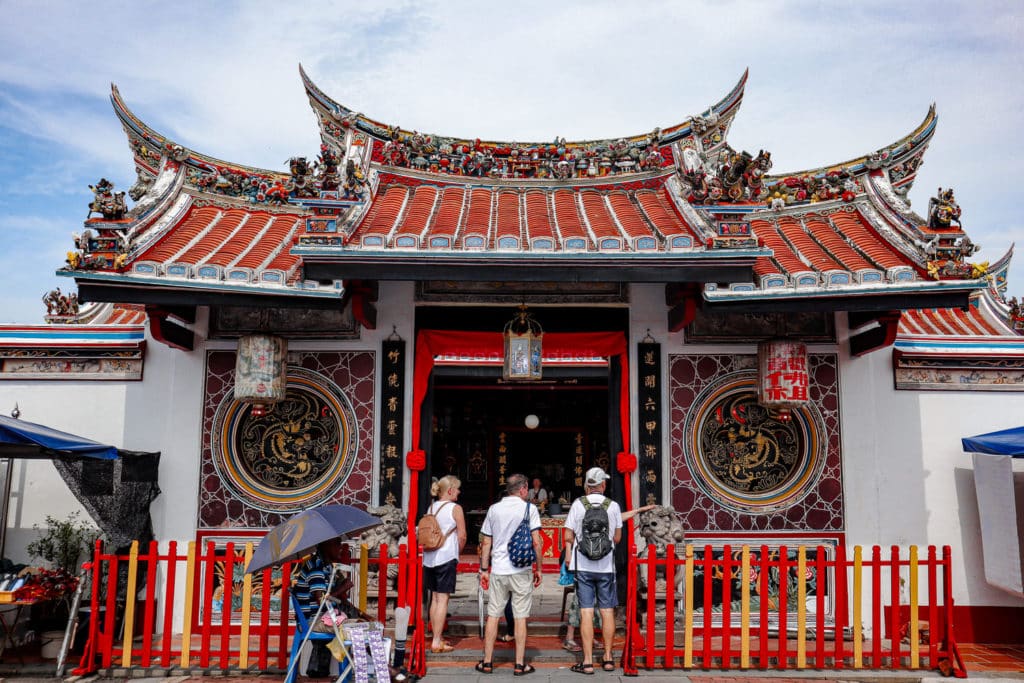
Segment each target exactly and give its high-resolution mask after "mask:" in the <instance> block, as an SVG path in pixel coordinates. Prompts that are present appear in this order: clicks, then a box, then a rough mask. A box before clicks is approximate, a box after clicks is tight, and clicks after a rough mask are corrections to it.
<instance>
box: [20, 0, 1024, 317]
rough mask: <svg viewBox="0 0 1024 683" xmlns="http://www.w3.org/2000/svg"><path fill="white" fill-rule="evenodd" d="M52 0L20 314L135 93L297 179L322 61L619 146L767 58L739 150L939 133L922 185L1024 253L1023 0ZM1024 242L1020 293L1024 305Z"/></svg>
mask: <svg viewBox="0 0 1024 683" xmlns="http://www.w3.org/2000/svg"><path fill="white" fill-rule="evenodd" d="M171 5H172V3H166V2H159V3H157V2H144V1H143V2H123V3H116V2H102V1H97V2H91V3H81V2H40V1H39V0H35V1H28V0H0V183H2V187H3V188H4V190H3V193H2V194H0V247H2V248H0V288H2V291H3V292H4V299H3V304H2V306H0V322H21V323H37V322H41V321H42V315H43V312H44V307H43V305H42V303H41V301H40V300H41V298H42V296H43V295H44V294H45V293H46V292H47V291H49V290H50V289H52V288H53V287H55V286H58V285H59V286H61V287H62V289H65V290H66V289H67V287H68V286H70V285H71V282H70V281H69V280H67V279H65V278H59V277H57V276H56V275H54V271H55V270H57V269H58V268H59V267H60V266H61V265H62V264H63V261H64V256H65V252H66V251H67V250H68V249H69V248H70V247H71V233H73V232H77V231H80V230H81V229H82V221H83V220H84V218H85V216H86V209H87V205H88V202H89V200H90V198H91V193H90V192H89V189H88V185H89V184H92V183H95V182H96V181H97V180H99V178H100V177H106V178H109V179H111V180H112V181H114V183H115V184H116V185H117V188H118V189H125V190H126V189H127V188H128V187H129V186H131V184H132V183H133V182H134V180H135V173H134V169H133V166H132V158H131V154H130V152H129V150H128V146H127V143H126V141H125V137H124V134H123V132H122V131H121V128H120V125H119V122H118V121H117V119H116V117H115V116H114V114H113V112H112V110H111V108H110V103H109V93H110V84H111V83H112V82H113V83H116V84H117V85H118V87H119V88H120V90H121V94H122V95H123V96H124V98H125V100H126V101H127V103H128V106H129V107H130V108H131V109H132V110H133V111H134V112H135V113H136V114H137V115H139V116H140V117H141V118H142V119H143V120H144V121H146V122H147V123H148V124H149V125H150V126H152V127H153V128H155V129H156V130H157V131H159V132H161V133H163V134H165V135H167V136H168V137H170V138H172V139H174V140H175V141H177V142H179V143H180V144H182V145H183V146H186V147H189V148H191V149H194V150H196V151H198V152H202V153H205V154H209V155H212V156H215V157H219V158H222V159H226V160H230V161H233V162H237V163H242V164H246V165H250V166H257V167H263V168H268V169H274V170H284V169H285V163H284V162H285V160H286V159H287V158H289V157H291V156H295V155H305V156H313V155H315V152H316V150H317V147H318V144H319V141H318V137H317V129H316V123H315V120H314V117H313V115H312V113H311V110H310V108H309V106H308V104H307V102H306V99H305V96H304V93H303V91H302V85H301V82H300V80H299V76H298V65H299V64H300V63H301V64H302V65H303V66H304V67H305V68H306V70H307V72H308V73H309V74H310V75H311V77H312V78H313V79H314V81H315V82H317V83H318V84H319V85H320V87H321V88H323V89H324V90H325V91H326V92H327V93H328V94H330V95H331V96H332V97H333V98H334V99H336V100H338V101H340V102H343V103H345V104H347V105H348V106H350V107H352V108H353V109H356V110H357V111H361V112H363V113H365V114H367V115H369V116H371V117H373V118H376V119H377V120H380V121H384V122H387V123H395V124H399V125H401V126H403V127H405V128H411V129H417V130H421V131H426V132H433V133H440V134H451V135H459V136H466V137H481V138H498V139H508V140H551V139H553V138H554V137H555V136H564V137H566V138H569V139H574V138H592V137H613V136H619V135H627V134H634V133H641V132H646V131H649V130H651V129H653V128H654V127H655V126H661V127H665V126H668V125H672V124H675V123H678V122H680V121H682V120H684V119H685V118H686V117H688V116H690V115H691V114H695V113H698V112H699V111H701V110H703V109H704V108H705V107H707V105H709V104H711V103H713V102H715V101H717V100H718V99H719V98H720V97H722V96H723V95H724V94H725V93H726V92H728V91H729V90H730V89H731V88H732V86H733V85H734V84H735V82H736V81H737V79H738V78H739V77H740V75H741V74H742V73H743V70H744V69H746V68H748V67H749V68H750V80H749V81H748V84H747V89H746V97H745V100H744V103H743V107H742V108H741V110H740V113H739V115H738V116H737V118H736V120H735V124H734V126H733V130H732V132H731V134H730V137H729V140H730V143H731V144H732V146H733V147H735V148H737V149H748V150H751V151H754V152H756V150H758V149H762V148H763V149H767V150H769V151H770V152H771V153H772V158H773V161H774V162H775V167H774V169H773V172H775V173H783V172H790V171H799V170H803V169H805V168H812V167H818V166H823V165H827V164H831V163H836V162H840V161H845V160H847V159H851V158H854V157H856V156H859V155H861V154H863V153H866V152H870V151H874V150H876V149H878V148H880V147H883V146H885V145H887V144H889V143H891V142H893V141H895V140H897V139H899V138H900V137H902V136H903V135H905V134H906V133H908V132H910V131H911V130H912V129H913V128H914V127H915V126H917V124H918V123H919V122H920V121H921V120H922V119H923V118H924V116H925V113H926V112H927V109H928V105H929V104H930V103H932V102H935V103H936V104H937V106H938V112H939V126H938V130H937V132H936V135H935V137H934V138H933V140H932V143H931V146H930V148H929V150H928V152H927V153H926V156H925V163H924V166H923V168H922V170H921V172H920V173H919V175H918V179H917V182H916V184H915V186H914V189H913V190H912V191H911V193H910V198H911V200H912V203H913V208H914V209H915V210H916V211H917V212H918V213H921V214H923V213H925V211H926V207H927V202H928V198H929V197H930V196H932V195H933V194H934V192H935V189H936V188H937V187H939V186H940V185H941V186H942V187H950V186H952V187H953V188H954V189H955V190H956V196H957V198H958V200H959V202H960V205H961V208H962V209H963V217H962V218H963V223H964V226H965V228H966V229H967V231H968V232H969V233H970V235H971V236H972V238H973V239H974V241H975V242H977V243H979V244H981V246H982V251H981V252H979V253H978V254H977V255H975V257H974V258H975V260H978V261H981V260H989V261H994V260H996V259H997V258H999V257H1000V256H1001V255H1002V254H1003V253H1005V251H1006V250H1007V249H1008V248H1009V246H1010V244H1011V243H1012V242H1017V243H1021V248H1024V227H1022V225H1021V222H1020V221H1019V218H1018V215H1017V213H1018V212H1017V211H1016V210H1015V209H1016V207H1017V204H1016V201H1017V198H1018V194H1019V192H1020V190H1019V187H1020V181H1019V176H1020V174H1019V172H1018V169H1017V168H1016V167H1017V164H1018V160H1021V159H1024V142H1022V133H1021V130H1022V125H1021V124H1022V123H1024V89H1022V88H1021V86H1020V78H1021V74H1022V73H1024V47H1022V46H1024V40H1022V39H1024V23H1022V21H1024V3H1019V2H964V3H935V2H928V3H923V2H922V3H906V2H904V3H894V2H858V3H836V2H820V3H819V2H770V3H767V2H745V1H739V0H736V1H731V2H730V1H724V2H722V1H717V2H707V3H701V2H621V1H616V2H600V1H597V2H533V1H529V0H527V1H517V2H514V3H507V2H502V3H490V2H482V1H480V0H476V1H474V2H462V1H455V0H440V1H438V2H418V3H404V2H373V3H367V2H359V3H355V2H306V3H302V5H301V7H290V6H288V4H287V3H280V2H275V3H270V2H256V1H252V2H249V1H247V2H217V3H199V2H181V3H174V4H173V6H171ZM1022 264H1024V255H1021V256H1019V257H1018V258H1017V259H1016V263H1015V265H1014V268H1013V269H1012V270H1011V274H1010V293H1011V294H1016V295H1017V296H1018V297H1019V296H1022V295H1024V265H1022Z"/></svg>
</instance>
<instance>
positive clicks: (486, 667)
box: [473, 659, 494, 674]
mask: <svg viewBox="0 0 1024 683" xmlns="http://www.w3.org/2000/svg"><path fill="white" fill-rule="evenodd" d="M473 668H474V669H476V670H477V671H479V672H480V673H482V674H492V673H494V664H493V663H492V662H485V661H484V660H482V659H481V660H480V661H479V662H477V663H476V666H475V667H473Z"/></svg>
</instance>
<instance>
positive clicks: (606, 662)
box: [601, 659, 616, 671]
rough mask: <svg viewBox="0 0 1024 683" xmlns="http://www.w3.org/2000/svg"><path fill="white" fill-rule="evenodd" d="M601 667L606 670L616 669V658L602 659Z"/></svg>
mask: <svg viewBox="0 0 1024 683" xmlns="http://www.w3.org/2000/svg"><path fill="white" fill-rule="evenodd" d="M601 668H602V669H603V670H604V671H615V668H616V667H615V660H614V659H602V660H601Z"/></svg>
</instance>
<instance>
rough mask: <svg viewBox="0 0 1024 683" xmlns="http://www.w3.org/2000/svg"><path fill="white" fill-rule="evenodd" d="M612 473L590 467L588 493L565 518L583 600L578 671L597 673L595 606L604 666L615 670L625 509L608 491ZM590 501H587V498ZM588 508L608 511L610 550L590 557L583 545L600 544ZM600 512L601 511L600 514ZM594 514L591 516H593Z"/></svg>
mask: <svg viewBox="0 0 1024 683" xmlns="http://www.w3.org/2000/svg"><path fill="white" fill-rule="evenodd" d="M610 478H611V477H609V476H608V474H607V473H606V472H605V471H604V470H603V469H601V468H600V467H591V468H590V469H589V470H587V475H586V479H585V480H584V487H585V491H586V493H585V494H584V495H583V496H581V497H579V498H577V499H576V500H574V501H573V503H572V506H571V507H570V508H569V514H568V515H567V516H566V518H565V548H566V563H568V564H569V568H570V569H571V568H572V567H573V566H575V569H576V596H577V597H578V598H579V601H580V640H582V643H581V644H582V645H583V661H581V662H579V663H577V664H576V665H575V666H573V667H572V670H573V671H576V672H577V673H584V674H592V673H594V608H595V607H596V608H597V609H600V610H601V632H602V635H603V640H604V658H603V659H602V661H601V668H602V669H604V670H605V671H614V670H615V658H614V657H613V656H612V646H613V641H614V639H615V608H616V606H617V605H618V592H617V590H616V587H615V553H614V548H615V544H616V543H618V542H619V540H621V538H622V511H621V510H620V508H619V504H618V503H616V502H615V501H613V500H611V499H609V498H607V497H606V496H605V495H604V491H605V487H606V486H607V482H608V480H609V479H610ZM585 501H586V502H585ZM588 509H593V510H603V512H604V513H605V514H606V515H607V524H608V541H609V542H608V544H607V545H606V547H607V548H608V551H607V554H605V555H604V556H603V557H600V558H597V559H594V558H591V557H587V555H586V554H584V552H585V551H584V550H581V548H580V545H581V544H584V545H589V546H593V545H597V544H595V543H594V539H593V538H589V537H588V534H587V531H586V530H585V529H584V519H585V518H586V516H587V512H588ZM598 516H599V515H598ZM593 517H594V515H592V516H591V518H593Z"/></svg>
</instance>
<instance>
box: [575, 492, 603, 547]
mask: <svg viewBox="0 0 1024 683" xmlns="http://www.w3.org/2000/svg"><path fill="white" fill-rule="evenodd" d="M581 500H582V501H583V507H584V508H585V509H586V512H585V513H583V524H582V526H581V531H582V533H581V534H580V538H579V542H578V543H577V547H578V548H579V550H580V552H581V553H582V554H583V556H584V557H585V558H587V559H588V560H600V559H601V558H602V557H604V556H606V555H607V554H608V553H610V552H611V551H612V539H611V538H609V537H608V526H609V522H608V506H609V505H611V504H612V499H611V498H608V497H605V499H604V501H603V502H602V503H601V504H600V505H593V504H591V502H590V499H588V498H587V496H583V498H581Z"/></svg>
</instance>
